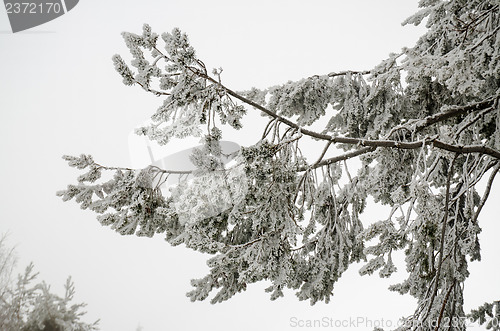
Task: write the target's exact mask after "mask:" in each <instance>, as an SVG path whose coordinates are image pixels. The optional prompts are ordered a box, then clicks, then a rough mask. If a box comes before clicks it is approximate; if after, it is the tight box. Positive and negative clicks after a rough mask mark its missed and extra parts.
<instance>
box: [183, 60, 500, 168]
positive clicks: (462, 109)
mask: <svg viewBox="0 0 500 331" xmlns="http://www.w3.org/2000/svg"><path fill="white" fill-rule="evenodd" d="M188 68H189V69H190V70H191V71H192V72H193V73H194V74H196V75H198V76H200V77H202V78H205V79H207V80H209V81H210V82H212V83H214V84H217V85H218V86H219V87H221V88H222V89H223V90H225V91H226V93H228V94H229V95H231V96H233V97H235V98H236V99H238V100H240V101H242V102H244V103H246V104H248V105H250V106H252V107H254V108H256V109H258V110H260V111H262V112H263V113H265V114H267V115H269V116H271V117H272V118H274V119H276V120H278V121H280V122H281V123H283V124H286V125H288V126H289V127H291V128H294V129H296V130H299V131H300V132H301V133H302V134H304V135H307V136H310V137H312V138H316V139H319V140H326V141H330V142H332V143H342V144H353V145H361V146H370V147H393V148H400V149H416V148H420V147H422V146H423V145H424V144H426V140H430V144H431V145H432V146H434V147H436V148H439V149H444V150H447V151H450V152H454V153H460V154H464V153H480V154H487V155H490V156H492V157H494V158H497V159H500V151H497V150H495V149H492V148H490V147H486V146H482V145H469V146H458V145H452V144H448V143H445V142H442V141H439V140H437V137H435V138H426V139H424V140H423V141H417V142H399V141H394V140H369V139H361V138H350V137H339V136H337V137H334V136H330V135H327V134H324V133H319V132H315V131H312V130H308V129H305V128H302V127H301V126H299V125H298V124H297V123H294V122H292V121H290V120H288V119H286V118H284V117H282V116H280V115H278V114H276V113H275V112H273V111H271V110H269V109H267V108H265V107H263V106H262V105H259V104H258V103H256V102H254V101H252V100H250V99H248V98H246V97H244V96H242V95H240V94H238V93H236V92H234V91H233V90H231V89H229V88H228V87H226V86H224V85H223V84H221V83H220V82H218V81H217V80H215V79H214V78H212V77H210V76H208V75H207V74H205V73H203V72H200V71H199V70H196V69H195V68H191V67H188ZM499 97H500V96H498V95H497V96H495V97H493V98H490V99H487V100H485V101H482V102H477V103H474V104H470V105H466V106H453V107H450V108H448V110H446V111H444V112H441V113H438V114H435V115H432V116H428V117H426V118H425V119H423V120H421V121H418V122H417V123H416V124H414V126H413V130H415V131H421V130H423V129H424V128H426V127H428V126H430V125H432V124H435V123H437V122H441V121H444V120H446V119H448V118H451V117H455V116H459V115H462V114H465V113H467V112H470V111H478V110H483V109H485V108H487V107H492V106H493V105H495V103H496V102H497V101H498V98H499ZM370 151H372V149H362V150H359V151H356V152H355V155H354V156H358V155H361V154H364V153H367V152H370ZM354 156H349V157H346V156H345V155H344V156H342V157H341V158H340V160H345V159H348V158H351V157H354ZM333 160H335V158H333V159H332V161H329V162H327V163H326V164H329V163H333V162H335V161H333ZM320 164H321V165H320ZM322 165H325V164H322V163H321V162H320V163H318V166H322Z"/></svg>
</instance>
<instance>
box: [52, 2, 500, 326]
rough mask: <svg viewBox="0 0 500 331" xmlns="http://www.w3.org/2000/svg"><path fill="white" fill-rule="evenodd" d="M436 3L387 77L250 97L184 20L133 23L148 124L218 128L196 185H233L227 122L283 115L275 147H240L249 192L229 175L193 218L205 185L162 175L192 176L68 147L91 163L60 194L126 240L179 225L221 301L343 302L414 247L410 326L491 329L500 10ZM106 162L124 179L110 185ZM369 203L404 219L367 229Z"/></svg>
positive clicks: (275, 120)
mask: <svg viewBox="0 0 500 331" xmlns="http://www.w3.org/2000/svg"><path fill="white" fill-rule="evenodd" d="M420 7H421V10H420V11H419V12H418V13H416V14H415V15H413V16H411V17H410V18H408V19H407V20H406V21H405V24H415V25H418V24H421V22H422V21H424V20H425V22H426V27H427V32H426V33H425V34H424V35H423V36H422V37H421V38H420V39H419V40H418V42H417V44H416V45H415V46H414V47H412V48H404V49H403V50H402V52H400V53H397V54H391V55H390V56H389V58H387V59H385V60H383V61H382V62H381V63H380V64H379V65H378V66H376V67H375V68H373V69H371V70H368V71H358V70H347V71H344V72H331V73H325V74H319V75H316V76H312V77H308V78H304V79H301V80H299V81H296V82H288V83H285V84H283V85H280V86H273V87H270V88H266V89H257V88H252V89H250V90H248V91H243V92H236V91H234V90H232V89H231V88H230V87H228V86H226V85H224V82H223V80H222V77H221V70H213V71H210V70H207V67H206V66H205V64H204V63H203V61H202V60H200V59H199V58H198V57H197V55H196V52H195V50H194V48H193V47H192V46H191V45H190V43H189V41H188V38H187V36H186V35H185V34H184V33H182V32H181V31H180V30H179V29H174V30H173V31H172V32H171V33H164V34H162V35H161V36H158V35H157V34H155V33H153V32H152V31H151V28H150V27H149V26H148V25H145V26H144V28H143V32H142V34H139V35H138V34H133V33H123V37H124V39H125V43H126V45H127V46H128V48H129V49H130V53H131V55H132V57H133V59H132V61H131V66H129V65H128V64H127V63H126V61H125V60H123V58H122V57H120V56H119V55H116V56H114V57H113V62H114V65H115V68H116V70H117V71H118V72H119V73H120V75H121V76H122V78H123V82H124V83H125V84H126V85H136V86H139V87H140V88H142V89H144V90H145V91H146V92H149V93H152V94H153V95H155V96H159V97H162V98H163V104H162V105H161V106H160V107H159V108H158V109H157V111H156V113H155V114H154V115H153V116H152V121H153V122H152V124H151V125H150V126H147V127H143V128H140V129H138V130H137V132H138V134H140V135H145V136H147V137H148V138H149V139H151V140H153V141H156V142H158V143H159V144H162V145H166V144H168V143H169V141H170V140H171V139H172V138H173V137H176V138H182V137H186V136H203V137H204V138H203V139H202V141H203V148H199V149H197V150H195V152H194V153H193V155H192V161H193V163H194V164H195V165H196V166H197V167H198V168H197V170H195V171H194V172H193V173H192V174H191V182H189V183H191V184H192V183H193V179H192V178H193V176H194V178H195V179H196V177H198V176H204V175H207V174H216V175H217V176H219V177H218V178H225V179H227V178H228V177H229V176H225V175H224V174H225V172H226V171H229V169H226V168H224V164H223V162H220V155H221V146H220V141H221V139H222V135H223V131H221V128H223V127H224V126H230V127H232V128H235V129H238V128H241V127H242V126H243V125H245V123H244V122H245V121H244V120H245V114H246V113H247V112H256V111H257V112H261V113H262V115H263V116H265V117H267V118H268V119H269V122H268V124H267V126H265V127H262V137H261V139H256V141H255V144H254V145H251V146H243V147H241V148H240V150H239V153H238V154H237V155H236V156H235V161H236V164H237V166H238V167H241V169H242V172H243V173H244V176H242V177H239V178H240V180H241V178H244V181H245V183H244V185H241V183H240V184H238V185H236V187H237V189H236V191H234V189H233V190H229V191H228V190H225V191H224V190H222V189H221V188H220V187H216V186H217V184H216V182H217V181H213V183H212V184H211V185H213V187H211V188H208V189H210V190H211V191H210V192H221V193H220V194H221V195H223V194H227V196H228V197H229V198H230V197H231V196H232V195H231V194H233V195H236V196H238V197H239V198H238V199H235V200H232V202H233V203H231V204H229V205H228V208H225V209H224V210H220V211H219V212H218V214H215V215H209V216H208V217H207V213H206V210H207V208H208V209H209V208H211V206H210V205H209V204H210V203H214V201H216V200H214V201H212V202H211V201H209V200H198V201H194V202H190V203H192V205H193V206H196V208H194V207H193V208H192V209H191V211H189V209H190V208H184V209H182V213H180V212H179V210H178V209H177V208H176V206H178V205H179V204H184V206H188V205H189V204H188V203H187V202H185V201H184V199H188V198H192V197H201V196H203V192H206V190H207V187H206V186H207V183H206V181H199V185H187V184H186V185H185V186H186V187H188V188H186V189H183V187H184V186H183V185H179V186H178V187H177V188H176V189H175V190H172V192H171V193H172V194H171V195H170V196H165V195H164V194H162V191H161V190H160V189H159V185H160V184H161V180H159V178H163V177H162V176H169V175H172V174H175V173H179V171H177V172H176V171H171V170H169V169H160V168H157V167H148V168H147V169H143V170H142V171H139V170H133V169H128V168H116V167H106V166H104V165H100V164H98V163H96V162H95V161H94V160H93V159H92V157H91V156H89V155H82V156H80V157H70V156H65V157H64V158H65V159H66V160H67V161H68V162H69V164H70V166H73V167H77V168H79V169H85V170H86V171H87V172H86V173H84V174H83V175H81V176H80V177H79V178H78V183H77V184H76V185H69V186H68V188H67V189H66V190H64V191H60V192H58V195H59V196H61V197H62V199H63V200H65V201H66V200H71V199H75V200H76V201H77V202H78V203H80V205H81V207H82V208H83V209H91V210H93V211H95V212H96V213H98V214H99V215H98V220H99V222H100V223H101V224H103V225H107V226H110V227H111V228H112V229H114V230H115V231H117V232H119V233H120V234H123V235H126V234H127V235H128V234H136V235H139V236H148V237H151V236H153V235H154V234H163V235H165V236H166V240H167V241H168V242H169V243H170V244H172V245H180V244H184V245H185V246H186V247H189V248H191V249H194V250H197V251H200V252H204V253H210V254H212V255H213V257H212V258H210V259H209V260H208V262H207V263H208V266H209V267H210V273H209V274H208V275H206V276H205V277H204V278H201V279H196V280H193V281H192V285H193V287H194V288H193V290H192V291H191V292H189V293H188V296H189V297H190V298H191V300H193V301H194V300H204V299H206V298H207V297H208V296H209V295H210V294H211V292H212V291H213V290H216V293H215V295H214V296H212V297H211V302H213V303H216V302H221V301H224V300H227V299H229V298H231V297H232V296H233V295H235V294H236V293H238V292H240V291H243V290H245V289H246V287H247V285H248V284H251V283H255V282H259V281H262V280H267V281H270V282H271V283H272V285H271V286H270V287H269V288H268V289H267V291H268V292H270V293H271V299H276V298H278V297H280V296H283V289H285V288H289V289H293V290H295V291H296V294H297V296H298V298H299V299H300V300H310V302H311V304H314V303H316V302H317V301H319V300H324V301H326V302H328V301H329V300H330V297H331V295H332V293H333V288H334V285H335V282H336V281H337V280H338V279H339V278H340V277H341V276H342V273H343V272H344V271H345V270H346V269H347V268H348V267H349V265H350V264H351V263H353V262H359V261H366V263H365V265H364V266H363V267H362V268H361V270H360V273H361V274H373V273H374V272H376V271H378V273H379V275H380V276H381V277H390V276H391V274H392V273H393V272H395V271H396V266H395V265H394V263H393V261H392V254H393V253H394V252H395V251H402V252H404V254H405V256H406V259H405V261H406V270H407V279H406V280H404V281H403V282H402V283H399V284H395V285H393V286H391V287H390V290H392V291H396V292H399V293H401V294H409V295H411V296H413V297H415V298H416V299H417V302H418V304H417V307H416V309H415V311H414V312H413V314H411V315H410V316H409V317H408V318H407V319H406V322H407V323H405V324H403V325H402V326H401V329H406V328H412V327H413V328H421V329H430V328H431V325H432V329H436V330H437V329H440V328H441V329H443V328H446V327H450V326H454V327H455V328H456V329H464V328H465V326H464V325H463V324H460V323H458V324H457V323H455V322H456V321H457V320H458V321H459V320H460V319H461V318H464V317H465V316H469V317H470V318H472V319H473V320H478V321H479V322H482V323H483V322H485V321H488V320H491V318H493V317H494V316H497V317H498V314H500V310H499V303H498V302H493V303H487V304H485V305H483V306H482V307H479V308H478V309H477V310H474V311H472V312H471V313H470V315H467V313H466V312H464V309H463V303H464V302H463V284H464V281H465V280H466V278H467V277H468V275H469V271H468V263H469V262H470V261H475V260H479V259H480V258H481V255H480V247H479V242H478V234H479V233H480V231H481V228H480V224H479V220H480V212H481V209H482V208H483V206H484V205H485V203H486V201H487V199H488V195H489V192H490V189H491V186H492V183H493V180H494V178H495V176H496V175H497V173H498V170H499V169H500V107H499V105H498V100H499V95H500V94H499V91H500V90H499V87H500V35H499V29H500V24H499V23H500V22H499V2H498V1H497V0H484V1H464V0H449V1H443V0H421V1H420ZM313 125H314V128H318V127H320V126H321V127H322V129H319V130H318V129H313V128H312V127H313ZM311 142H312V143H314V144H316V145H318V146H321V147H319V149H318V150H319V151H320V152H318V155H317V156H316V158H315V159H312V160H310V159H306V158H305V157H304V156H303V155H302V154H301V148H302V147H303V146H304V145H305V144H310V143H311ZM350 159H356V160H358V161H359V164H360V166H359V169H356V170H357V172H354V171H353V170H354V169H351V171H349V169H348V168H347V162H346V161H347V160H350ZM104 171H110V172H113V173H114V175H113V178H111V179H109V180H103V179H101V173H102V172H104ZM181 173H182V172H181ZM146 175H147V176H146ZM214 176H215V175H214ZM186 178H188V177H187V176H186ZM221 180H222V179H221ZM232 181H238V179H236V178H232V179H231V180H229V181H228V182H229V186H230V187H233V188H234V186H231V183H232ZM479 182H484V183H485V187H486V188H485V189H484V190H483V191H478V190H476V185H477V184H478V183H479ZM186 183H188V182H186ZM186 190H188V191H186ZM210 195H211V198H212V199H216V198H217V197H216V196H213V195H212V194H210ZM369 197H371V198H372V199H373V200H374V201H375V202H376V203H378V204H381V205H385V206H387V211H388V213H387V217H386V218H385V219H383V220H381V221H377V222H373V220H370V219H369V218H367V221H369V222H370V225H369V226H368V225H366V224H367V223H366V222H365V226H364V224H363V221H362V217H363V216H364V215H363V211H364V209H365V207H366V204H367V199H368V198H369ZM181 198H182V200H181V201H180V200H179V199H181ZM226 198H227V197H226ZM224 201H225V203H227V201H228V200H227V199H225V200H224ZM229 201H231V200H230V199H229ZM203 203H206V204H207V205H206V206H205V207H206V208H204V205H203ZM189 212H191V214H189ZM368 242H369V243H370V244H368ZM492 327H495V325H492ZM497 329H498V327H497Z"/></svg>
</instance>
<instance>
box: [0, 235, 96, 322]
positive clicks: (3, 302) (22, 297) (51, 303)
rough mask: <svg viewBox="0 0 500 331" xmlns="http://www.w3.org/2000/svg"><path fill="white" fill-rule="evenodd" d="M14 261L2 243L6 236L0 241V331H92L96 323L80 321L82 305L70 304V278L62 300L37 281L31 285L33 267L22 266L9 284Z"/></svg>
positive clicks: (4, 242) (71, 294) (12, 254)
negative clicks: (21, 272) (15, 280)
mask: <svg viewBox="0 0 500 331" xmlns="http://www.w3.org/2000/svg"><path fill="white" fill-rule="evenodd" d="M15 262H16V256H15V254H14V249H13V248H9V247H8V245H7V244H6V236H5V235H4V236H2V238H1V239H0V267H1V269H0V279H1V280H2V283H1V284H0V330H2V331H69V330H71V331H92V330H98V328H97V323H98V322H95V323H93V324H88V323H85V322H82V321H80V317H81V316H83V315H84V314H85V312H82V311H81V309H82V308H83V307H85V304H71V301H72V300H73V296H74V294H75V288H74V285H73V282H72V281H71V278H68V279H67V281H66V284H65V295H64V297H63V298H61V297H59V296H57V295H55V294H53V293H51V292H50V287H49V286H48V285H47V284H46V283H45V282H41V283H38V284H33V282H34V281H35V279H36V277H37V276H38V273H34V272H33V268H34V265H33V264H30V265H29V266H28V267H26V270H25V272H24V273H23V274H21V275H18V278H17V282H15V283H13V282H12V280H11V278H12V272H13V268H14V265H15Z"/></svg>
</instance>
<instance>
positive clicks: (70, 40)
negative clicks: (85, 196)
mask: <svg viewBox="0 0 500 331" xmlns="http://www.w3.org/2000/svg"><path fill="white" fill-rule="evenodd" d="M415 10H416V1H409V0H391V1H389V0H385V1H374V0H356V1H354V0H351V1H337V0H328V1H326V0H325V1H319V0H318V1H316V0H315V1H307V2H306V1H268V0H265V1H262V0H257V1H255V0H254V1H246V2H244V3H243V2H240V1H216V0H213V1H201V0H199V1H186V0H170V1H163V2H161V1H150V0H147V1H130V0H127V1H116V0H113V1H111V0H109V1H96V0H85V1H80V3H79V4H78V5H77V6H76V7H75V8H74V9H73V10H72V11H70V12H69V13H68V14H66V15H64V16H62V17H60V18H58V19H56V20H54V21H52V22H49V23H47V24H45V25H42V26H39V27H35V28H33V29H31V30H28V31H26V32H22V33H17V34H12V33H11V32H10V26H9V23H8V19H7V14H6V12H5V10H4V9H0V155H1V161H2V162H0V176H1V177H0V178H1V186H0V232H5V231H9V232H10V233H11V236H10V242H11V243H12V244H17V251H18V254H19V257H20V261H19V266H20V267H23V268H24V266H25V265H27V264H28V263H29V262H30V261H33V262H34V263H35V266H36V269H37V270H38V271H40V279H44V280H46V281H47V282H48V283H49V284H52V286H53V289H54V291H59V292H60V291H61V290H62V285H63V283H64V281H65V279H66V277H67V276H68V275H71V276H72V277H73V279H74V281H75V284H76V291H77V300H79V301H84V302H86V303H88V307H87V311H88V315H87V317H86V318H85V319H86V320H88V321H92V320H95V319H97V318H101V324H100V325H101V329H102V330H105V331H108V330H109V331H126V330H132V331H133V330H135V329H136V327H137V326H138V325H141V326H142V327H143V330H144V331H154V330H202V329H203V330H204V329H209V330H215V329H217V330H233V329H235V328H236V329H239V330H256V329H263V330H293V329H294V328H293V327H292V325H291V323H290V319H291V318H293V317H295V318H297V319H302V320H305V319H321V318H323V317H327V318H332V319H334V320H349V319H350V318H351V319H356V318H358V317H360V318H365V317H366V318H371V319H372V320H374V321H381V319H384V320H387V319H392V321H394V322H395V321H396V319H397V318H398V317H400V316H402V315H407V314H409V313H411V312H412V311H413V310H412V309H413V305H412V303H413V301H412V299H411V298H408V297H406V296H404V297H402V296H399V295H397V294H394V293H390V292H388V291H387V290H386V288H387V286H388V285H389V284H392V283H394V282H395V280H380V279H378V278H377V277H371V278H370V277H363V278H360V277H359V276H358V275H357V270H358V268H357V267H356V266H353V267H352V268H351V269H350V270H349V271H348V272H346V274H345V277H344V279H343V280H341V281H340V282H339V283H338V284H337V286H336V290H335V296H334V297H333V299H332V302H331V303H330V304H328V305H326V304H323V303H319V304H317V305H316V306H313V307H311V306H310V305H309V303H308V302H298V301H297V300H296V298H295V296H294V294H293V293H292V292H289V293H288V295H287V296H286V297H285V298H284V299H281V300H278V301H276V302H271V301H270V300H269V298H268V295H267V294H266V293H264V292H263V289H264V288H265V287H266V286H265V284H258V285H252V286H250V287H249V290H248V291H247V292H245V293H243V294H239V295H237V296H236V297H234V298H233V299H232V300H231V301H229V302H226V303H223V304H218V305H215V306H213V305H210V304H209V303H208V302H202V303H199V302H197V303H191V302H190V301H189V300H188V299H187V298H186V297H185V292H187V291H189V290H190V289H191V287H190V284H189V280H190V279H191V278H196V277H202V276H204V275H205V273H206V271H207V267H206V266H205V263H204V261H205V260H206V256H203V255H200V254H198V253H194V252H192V251H188V250H186V249H185V248H183V247H176V248H172V247H170V246H169V245H168V244H167V243H165V242H164V241H163V238H162V237H161V236H160V237H157V238H154V239H145V238H136V237H121V236H119V235H118V234H117V233H115V232H113V231H111V230H109V229H108V228H103V227H101V226H100V225H99V223H98V222H97V221H96V220H95V215H94V214H93V213H92V212H88V211H82V210H80V209H79V207H78V206H77V205H76V204H75V203H74V202H70V203H63V202H62V201H61V200H60V199H59V198H57V197H56V196H55V192H56V191H57V190H60V189H63V188H65V187H66V185H67V184H69V183H74V182H75V180H76V176H77V174H78V173H77V172H75V171H73V169H70V168H69V167H67V165H66V164H65V162H64V161H63V160H62V159H61V155H63V154H70V155H79V154H81V153H87V154H92V155H93V156H94V158H95V159H96V160H97V161H98V162H100V163H103V164H107V165H122V166H128V165H129V164H130V161H129V151H128V142H127V137H128V133H129V132H130V130H132V129H133V128H134V127H136V126H138V125H139V124H140V123H141V122H142V121H143V120H144V119H145V118H146V117H148V116H149V115H150V114H152V113H153V112H154V110H155V109H156V107H157V106H158V105H159V104H160V103H161V100H160V99H158V98H155V97H153V96H151V95H147V94H146V93H144V92H143V91H142V90H140V89H139V88H137V87H135V88H130V87H126V86H124V85H123V84H122V83H121V78H120V77H119V76H118V74H117V73H116V72H115V71H114V69H113V65H112V62H111V56H112V55H113V54H115V53H120V54H123V55H125V54H127V49H126V48H125V46H124V44H123V42H122V38H121V36H120V33H121V32H122V31H130V32H137V33H139V32H140V31H141V28H142V24H143V23H149V24H150V25H151V26H152V27H153V29H154V30H155V31H156V32H160V33H161V32H163V31H170V30H171V29H172V28H173V27H180V28H181V29H182V30H184V31H186V32H187V33H188V34H189V37H190V40H191V42H192V44H193V45H194V47H195V48H196V49H197V53H198V56H199V57H200V58H201V59H202V60H203V61H204V62H205V63H206V64H207V66H208V67H210V68H212V67H223V68H224V74H223V79H224V82H225V84H226V85H227V86H229V87H231V88H233V89H235V90H244V89H249V88H251V87H252V86H256V87H262V88H264V87H267V86H269V85H274V84H278V83H283V82H286V81H287V80H296V79H300V78H302V77H307V76H311V75H314V74H324V73H328V72H331V71H340V70H346V69H351V70H364V69H370V68H372V67H373V66H374V65H376V64H378V63H379V62H380V60H382V59H383V58H385V57H386V56H387V55H388V54H389V53H390V52H398V51H400V50H401V48H402V47H403V46H412V45H413V44H414V43H415V41H416V40H417V37H418V36H419V35H420V34H421V33H422V31H423V29H422V28H414V27H401V25H400V22H402V21H403V20H404V19H405V18H406V17H407V16H409V15H410V14H411V13H413V12H414V11H415ZM497 184H498V183H497ZM499 186H500V185H497V187H496V188H495V190H494V192H492V195H491V196H490V201H489V204H487V205H486V206H485V208H484V211H483V217H482V226H483V234H482V239H483V241H482V247H483V263H482V264H481V265H478V264H477V263H476V264H474V265H473V266H472V267H471V271H472V275H471V278H470V281H468V282H467V284H466V285H467V286H466V295H467V298H466V299H469V301H468V307H472V306H474V305H475V306H477V305H480V304H482V303H483V302H484V301H488V300H489V301H491V300H494V299H498V298H499V297H500V288H499V285H498V279H500V271H499V268H498V265H499V263H498V262H499V261H498V256H496V254H497V252H498V251H500V248H499V243H498V240H497V239H495V238H496V237H497V235H496V234H497V233H498V230H499V226H498V215H497V214H498V206H495V201H494V200H497V201H498V197H499V196H500V191H499V188H498V187H499ZM366 217H369V218H370V219H368V221H370V222H371V221H375V220H378V219H382V218H384V217H386V214H385V213H380V214H376V215H375V214H373V213H372V214H370V215H367V216H366ZM494 223H497V224H496V225H494ZM400 269H401V270H402V271H404V267H402V268H400ZM398 277H399V279H401V277H402V276H401V275H399V276H398ZM488 283H489V284H491V285H490V286H487V287H486V286H484V284H488ZM481 284H483V285H481ZM361 298H362V299H361ZM365 329H371V328H365V327H364V325H360V327H359V330H365Z"/></svg>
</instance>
